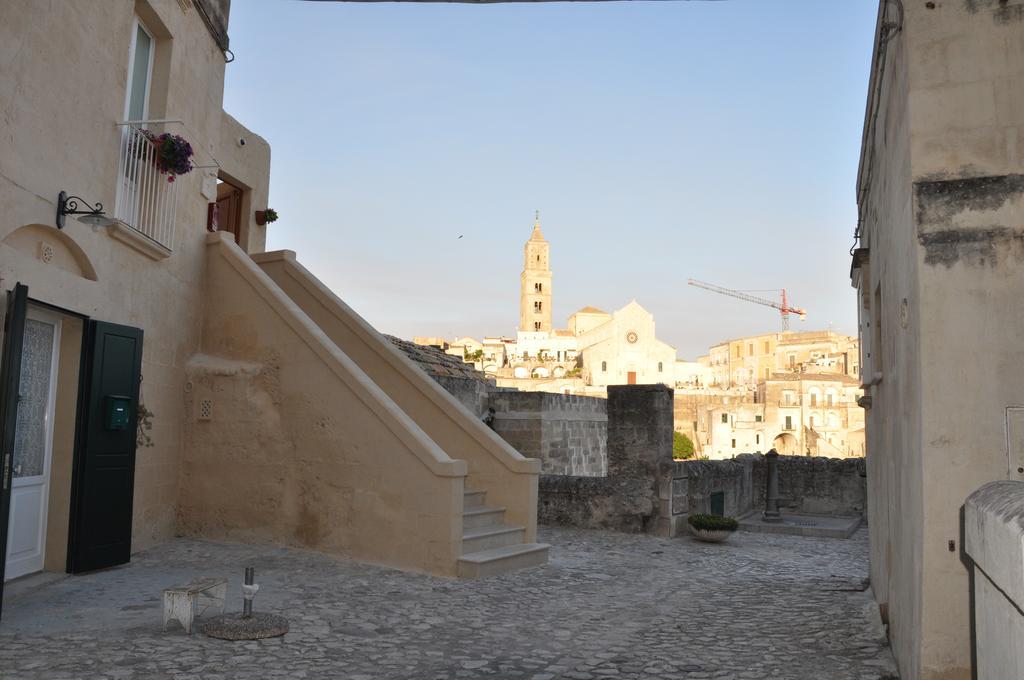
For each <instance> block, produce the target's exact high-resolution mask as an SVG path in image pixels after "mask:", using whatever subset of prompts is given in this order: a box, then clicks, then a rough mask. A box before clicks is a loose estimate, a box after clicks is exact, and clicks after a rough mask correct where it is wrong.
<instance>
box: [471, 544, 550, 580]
mask: <svg viewBox="0 0 1024 680" xmlns="http://www.w3.org/2000/svg"><path fill="white" fill-rule="evenodd" d="M550 547H551V546H550V545H547V544H546V543H519V544H517V545H507V546H504V547H502V548H492V549H490V550H481V551H479V552H474V553H469V554H468V555H463V556H462V557H460V558H459V563H458V567H457V569H458V574H459V577H460V578H484V577H486V576H496V575H498V574H504V573H506V572H509V571H516V570H518V569H527V568H529V567H539V566H541V565H543V564H547V562H548V548H550Z"/></svg>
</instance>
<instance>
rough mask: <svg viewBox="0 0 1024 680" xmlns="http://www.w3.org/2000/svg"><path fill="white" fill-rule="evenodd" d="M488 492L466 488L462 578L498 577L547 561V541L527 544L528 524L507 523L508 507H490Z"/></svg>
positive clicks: (461, 564)
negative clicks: (525, 525)
mask: <svg viewBox="0 0 1024 680" xmlns="http://www.w3.org/2000/svg"><path fill="white" fill-rule="evenodd" d="M486 500H487V492H486V491H466V492H465V493H464V494H463V503H462V557H460V558H459V561H458V575H459V576H460V577H462V578H481V577H484V576H495V575H497V574H504V573H505V572H509V571H515V570H517V569H526V568H528V567H537V566H540V565H542V564H547V561H548V548H549V547H550V546H549V545H547V544H546V543H525V542H524V541H525V540H526V527H521V526H509V525H508V524H505V508H495V507H489V506H488V505H487V504H486Z"/></svg>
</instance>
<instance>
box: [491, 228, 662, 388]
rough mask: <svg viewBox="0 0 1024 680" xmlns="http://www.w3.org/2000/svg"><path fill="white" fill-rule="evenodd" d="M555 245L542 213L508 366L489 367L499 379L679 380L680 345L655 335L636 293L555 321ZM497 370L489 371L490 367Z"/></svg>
mask: <svg viewBox="0 0 1024 680" xmlns="http://www.w3.org/2000/svg"><path fill="white" fill-rule="evenodd" d="M552 295H553V290H552V272H551V245H550V244H549V243H548V241H547V239H545V238H544V234H543V233H542V232H541V229H540V218H539V215H538V216H537V219H536V220H535V222H534V225H533V232H532V233H531V234H530V238H529V240H528V241H527V242H526V244H525V246H524V247H523V271H522V274H520V291H519V328H518V330H517V332H516V339H515V342H514V343H509V346H508V350H507V353H506V357H507V358H506V362H507V366H503V367H501V368H499V367H497V366H494V365H492V366H489V367H488V366H485V367H484V369H485V371H487V372H488V373H490V374H492V375H494V377H496V378H497V379H498V384H499V385H507V386H511V387H519V388H521V389H531V390H545V391H547V390H550V391H555V392H565V391H566V390H568V391H569V392H571V393H583V392H593V391H594V390H588V389H586V388H592V387H593V388H600V389H599V390H596V391H598V392H603V388H604V387H606V386H608V385H624V384H654V383H665V384H667V385H674V383H675V377H674V368H675V363H676V350H675V348H674V347H672V346H671V345H668V344H666V343H664V342H661V341H660V340H658V339H657V338H656V337H655V327H654V316H653V315H652V314H651V313H650V312H648V311H647V310H646V309H644V308H643V307H641V306H640V304H639V303H637V302H636V300H633V301H632V302H630V303H629V304H627V305H626V306H625V307H623V308H622V309H620V310H618V311H616V312H613V313H608V312H605V311H603V310H600V309H598V308H596V307H590V306H587V307H583V308H582V309H580V310H579V311H577V312H576V313H574V314H573V315H572V316H570V317H569V319H568V328H564V329H562V328H554V327H553V323H552ZM488 369H490V370H488Z"/></svg>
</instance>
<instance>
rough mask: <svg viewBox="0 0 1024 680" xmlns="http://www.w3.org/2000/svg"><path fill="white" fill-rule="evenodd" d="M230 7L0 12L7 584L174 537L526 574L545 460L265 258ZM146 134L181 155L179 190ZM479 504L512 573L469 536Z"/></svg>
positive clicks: (19, 8)
mask: <svg viewBox="0 0 1024 680" xmlns="http://www.w3.org/2000/svg"><path fill="white" fill-rule="evenodd" d="M228 13H229V2H228V0H188V1H185V0H137V1H136V2H127V1H123V2H97V3H81V2H75V1H72V0H57V1H54V2H48V3H37V2H8V3H2V4H0V45H3V46H4V49H3V50H2V52H3V56H2V57H0V59H2V62H0V63H2V67H0V97H2V101H3V106H2V108H3V111H4V115H3V116H2V117H0V138H2V139H3V140H4V142H3V144H2V145H0V205H3V206H4V211H3V215H2V217H0V289H2V290H3V291H4V293H5V296H6V297H5V300H4V302H5V304H4V313H5V315H6V322H5V325H4V333H3V362H2V367H3V368H2V374H0V435H2V444H3V446H2V448H0V451H3V453H4V459H3V460H2V470H3V475H2V486H0V522H2V524H0V530H2V533H0V538H2V539H3V540H0V544H2V546H4V547H5V548H6V550H5V553H4V556H5V560H4V562H3V566H4V569H5V574H4V579H5V580H6V579H10V578H14V577H17V576H20V575H23V574H29V573H32V572H37V571H41V570H47V571H56V572H64V571H70V572H79V571H88V570H92V569H97V568H100V567H105V566H110V565H114V564H120V563H124V562H126V561H128V560H129V559H130V556H131V554H132V553H133V552H135V551H138V550H140V549H142V548H145V547H147V546H150V545H152V544H154V543H156V542H159V541H163V540H165V539H167V538H170V537H172V536H175V535H179V534H185V535H191V536H202V537H209V538H219V539H228V540H244V541H273V542H279V543H285V544H290V545H300V546H305V547H308V548H311V549H316V550H323V551H328V552H332V553H335V554H339V555H345V556H348V557H351V558H355V559H359V560H364V561H368V562H374V563H380V564H389V565H393V566H396V567H400V568H404V569H413V570H420V571H428V572H432V573H437V574H451V575H454V574H457V573H460V574H464V575H475V574H482V573H487V572H488V571H492V570H500V569H503V568H510V567H515V566H521V565H524V564H529V563H531V562H532V563H536V562H537V561H538V560H539V561H543V560H544V559H545V554H546V547H544V546H540V545H537V544H535V543H534V542H533V541H534V536H535V532H536V511H537V508H536V505H537V496H536V494H537V473H538V470H539V464H538V462H537V461H535V460H530V459H526V458H524V457H523V456H521V455H519V454H518V453H517V452H516V451H515V450H513V449H512V448H511V447H509V446H508V445H507V444H505V443H504V442H503V441H502V440H501V439H500V438H499V437H497V436H496V435H494V433H493V432H491V431H490V430H489V429H488V428H487V427H485V426H483V425H482V424H481V423H480V422H479V421H478V420H477V419H476V418H475V417H473V416H472V415H470V414H469V413H468V412H467V411H465V409H463V408H461V407H460V406H459V405H458V403H457V402H456V401H455V400H454V399H453V398H451V397H450V395H448V394H447V393H446V392H445V391H444V390H443V389H441V388H440V387H439V386H437V385H436V384H435V383H434V382H433V381H432V380H430V379H429V378H428V377H427V376H426V375H425V374H424V373H423V372H422V371H420V370H419V369H418V368H416V367H415V366H414V365H413V364H412V363H410V362H409V360H408V359H406V358H405V356H404V355H403V354H402V353H401V352H399V351H398V350H397V349H395V348H394V347H393V346H392V345H391V343H390V342H388V341H387V340H386V339H384V338H383V337H382V336H381V335H380V334H378V333H377V332H376V331H375V330H374V329H373V328H371V327H370V326H369V325H368V324H366V322H365V321H364V320H363V319H362V318H361V317H359V316H358V315H357V314H355V312H353V311H352V310H351V309H349V308H348V307H347V306H346V305H345V304H344V303H343V302H342V301H341V300H339V299H337V298H336V297H335V296H334V295H333V294H331V293H330V291H329V290H327V289H326V288H325V287H324V286H323V285H322V284H321V283H320V282H319V281H318V280H316V279H315V278H314V277H313V276H312V275H310V274H309V272H307V271H306V270H305V269H303V268H302V267H301V265H299V264H298V262H297V260H296V258H295V255H294V253H289V252H277V253H265V252H263V251H264V242H265V227H264V226H263V225H262V224H261V222H262V220H260V219H258V218H259V214H258V211H262V210H264V209H265V208H267V193H268V186H269V169H270V148H269V146H268V144H267V143H266V142H265V141H264V140H262V139H261V138H260V137H259V136H258V135H256V134H255V133H253V132H251V131H250V130H247V129H246V128H245V127H244V126H243V125H242V124H241V123H239V122H238V121H236V120H235V119H234V118H232V117H231V116H230V115H228V114H227V113H226V112H224V111H223V110H222V96H223V89H224V72H225V62H226V52H225V51H226V50H227V48H228V37H227V21H228ZM163 133H168V134H172V135H178V136H180V137H181V138H182V139H184V140H187V142H188V143H189V144H190V145H191V148H192V149H193V150H194V155H193V156H192V158H191V159H185V162H184V165H181V164H177V165H174V166H173V169H174V171H176V172H177V173H178V174H177V176H173V175H169V174H168V166H167V165H161V164H160V163H159V162H158V160H157V154H158V144H162V143H164V141H166V140H160V139H159V138H158V135H161V134H163ZM154 140H156V141H154ZM172 141H173V140H172ZM179 160H180V159H179ZM169 178H170V179H173V180H174V181H168V180H169ZM65 213H66V214H65ZM283 219H284V220H285V221H287V216H283ZM483 503H487V504H489V505H499V506H502V507H504V508H505V511H504V513H501V514H502V518H501V521H500V523H502V524H506V525H508V526H509V527H511V528H512V530H511V531H509V532H507V535H508V536H509V537H510V539H511V542H510V543H509V544H508V545H507V546H506V552H507V555H506V556H508V555H511V556H512V557H511V559H510V560H509V559H504V558H495V556H494V554H493V553H488V552H487V550H489V549H491V550H493V549H494V548H496V547H497V544H494V543H493V542H491V543H487V542H486V541H481V539H480V537H479V536H476V535H474V534H473V533H472V531H470V530H468V529H464V524H463V516H464V509H466V508H471V507H479V506H481V505H482V504H483ZM509 551H511V552H509ZM0 583H2V580H0Z"/></svg>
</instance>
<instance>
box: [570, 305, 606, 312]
mask: <svg viewBox="0 0 1024 680" xmlns="http://www.w3.org/2000/svg"><path fill="white" fill-rule="evenodd" d="M573 313H574V314H607V313H608V312H606V311H604V310H603V309H598V308H597V307H591V306H589V305H588V306H586V307H584V308H583V309H577V310H576V311H575V312H573Z"/></svg>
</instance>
